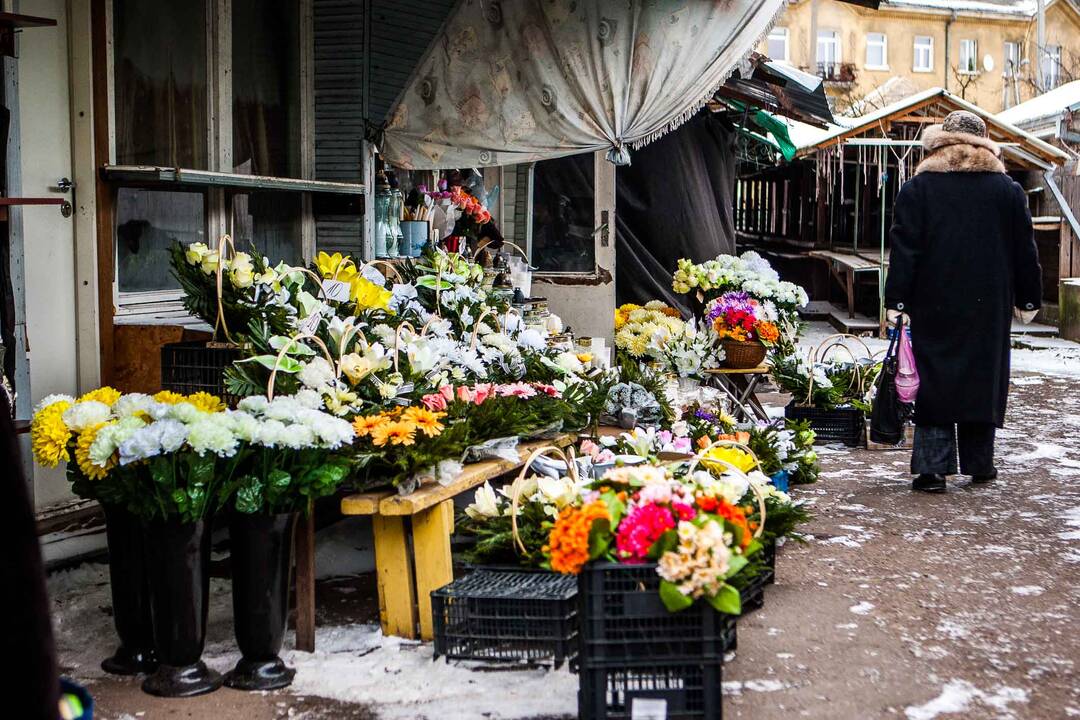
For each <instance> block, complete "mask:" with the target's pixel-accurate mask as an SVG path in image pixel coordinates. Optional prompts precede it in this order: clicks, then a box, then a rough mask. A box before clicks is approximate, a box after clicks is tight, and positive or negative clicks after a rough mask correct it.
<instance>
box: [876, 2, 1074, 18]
mask: <svg viewBox="0 0 1080 720" xmlns="http://www.w3.org/2000/svg"><path fill="white" fill-rule="evenodd" d="M1066 1H1068V0H1066ZM1052 3H1053V0H1050V2H1047V5H1051V4H1052ZM885 8H896V9H903V10H913V11H919V10H923V11H927V12H951V11H953V10H955V11H957V12H960V13H973V14H985V15H1001V16H1005V17H1019V18H1031V17H1034V16H1035V13H1036V12H1037V11H1038V3H1037V2H1036V0H885V2H883V3H882V4H881V9H885Z"/></svg>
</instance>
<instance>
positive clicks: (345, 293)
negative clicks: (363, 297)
mask: <svg viewBox="0 0 1080 720" xmlns="http://www.w3.org/2000/svg"><path fill="white" fill-rule="evenodd" d="M322 290H323V295H324V296H325V297H326V299H327V300H333V301H334V302H345V301H346V300H348V299H349V284H348V283H343V282H341V281H340V280H323V281H322Z"/></svg>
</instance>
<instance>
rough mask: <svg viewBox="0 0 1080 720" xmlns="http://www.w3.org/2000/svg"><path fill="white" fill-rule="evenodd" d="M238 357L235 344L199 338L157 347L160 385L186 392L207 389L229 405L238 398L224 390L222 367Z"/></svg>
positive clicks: (164, 387)
mask: <svg viewBox="0 0 1080 720" xmlns="http://www.w3.org/2000/svg"><path fill="white" fill-rule="evenodd" d="M239 359H240V349H239V348H236V347H229V346H220V345H211V344H208V343H206V342H203V341H189V342H176V343H169V344H167V345H163V346H162V347H161V387H162V388H163V389H165V390H171V391H173V392H178V393H183V394H185V395H190V394H192V393H197V392H208V393H210V394H211V395H217V396H218V397H219V398H221V399H223V400H225V401H226V402H227V403H229V405H235V404H236V400H237V399H238V398H236V397H233V396H232V395H230V394H229V393H228V392H226V391H225V368H227V367H229V366H230V365H232V364H233V362H235V361H236V360H239Z"/></svg>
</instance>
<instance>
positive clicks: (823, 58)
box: [817, 30, 840, 79]
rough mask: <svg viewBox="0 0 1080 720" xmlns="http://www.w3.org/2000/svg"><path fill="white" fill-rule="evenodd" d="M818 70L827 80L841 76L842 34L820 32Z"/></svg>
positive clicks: (832, 31)
mask: <svg viewBox="0 0 1080 720" xmlns="http://www.w3.org/2000/svg"><path fill="white" fill-rule="evenodd" d="M817 70H818V75H820V76H821V77H823V78H826V79H830V78H836V77H839V75H840V33H839V32H837V31H836V30H819V31H818V36H817Z"/></svg>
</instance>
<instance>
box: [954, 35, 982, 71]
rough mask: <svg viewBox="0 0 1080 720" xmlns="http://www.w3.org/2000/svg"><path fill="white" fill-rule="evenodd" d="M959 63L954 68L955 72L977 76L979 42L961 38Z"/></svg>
mask: <svg viewBox="0 0 1080 720" xmlns="http://www.w3.org/2000/svg"><path fill="white" fill-rule="evenodd" d="M957 54H958V56H959V58H960V59H959V62H958V63H957V66H956V68H957V69H956V71H957V72H958V73H960V74H961V75H978V74H979V41H978V40H975V39H974V38H961V39H960V47H959V52H958V53H957Z"/></svg>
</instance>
